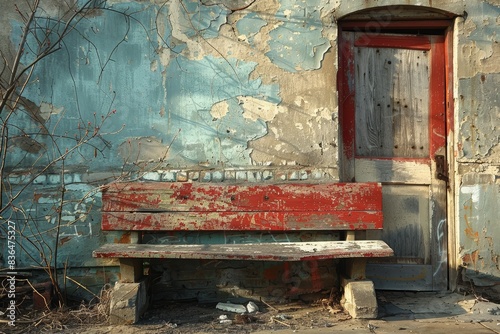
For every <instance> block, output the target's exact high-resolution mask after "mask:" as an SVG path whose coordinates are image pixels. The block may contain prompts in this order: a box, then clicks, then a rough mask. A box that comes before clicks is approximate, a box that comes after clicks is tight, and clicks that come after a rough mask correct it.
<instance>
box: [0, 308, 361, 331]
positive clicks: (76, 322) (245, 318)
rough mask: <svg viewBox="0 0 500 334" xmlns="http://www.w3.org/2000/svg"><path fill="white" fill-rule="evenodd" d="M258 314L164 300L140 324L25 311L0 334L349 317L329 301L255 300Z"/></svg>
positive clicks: (205, 327) (263, 327) (258, 325)
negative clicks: (13, 323)
mask: <svg viewBox="0 0 500 334" xmlns="http://www.w3.org/2000/svg"><path fill="white" fill-rule="evenodd" d="M255 303H256V304H257V306H258V307H259V311H257V312H255V313H252V314H244V315H242V314H238V313H232V312H227V311H222V310H219V309H217V308H216V305H217V304H212V303H211V304H198V303H197V302H175V303H174V302H169V303H164V304H156V305H151V306H150V308H149V309H148V311H147V312H146V313H145V314H144V316H143V318H142V319H141V321H140V322H139V323H138V324H136V325H131V326H111V325H108V324H107V321H106V319H105V317H99V315H98V312H97V311H96V310H94V309H88V308H81V309H75V310H66V311H60V312H51V313H49V312H34V311H29V310H25V312H27V313H26V314H24V315H21V318H20V319H19V320H18V321H17V323H16V327H15V328H14V327H8V326H6V325H5V324H0V333H2V331H3V333H41V332H47V333H68V334H74V333H89V334H90V333H92V334H104V333H123V334H134V333H149V334H158V333H187V334H191V333H253V332H259V331H276V330H281V329H288V330H292V331H294V330H299V329H306V328H307V329H311V328H330V327H333V326H335V324H337V323H339V322H344V321H347V320H349V319H351V317H350V316H349V314H347V313H346V312H344V311H343V310H342V308H341V307H340V306H339V305H338V304H337V303H332V302H331V301H330V300H328V299H318V300H316V301H312V302H304V301H295V302H288V303H286V304H281V305H276V304H275V305H271V304H269V303H266V302H264V301H255Z"/></svg>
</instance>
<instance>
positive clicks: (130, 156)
mask: <svg viewBox="0 0 500 334" xmlns="http://www.w3.org/2000/svg"><path fill="white" fill-rule="evenodd" d="M168 151H169V147H168V145H167V144H164V143H163V142H162V141H161V140H160V139H158V138H155V137H138V138H129V139H128V140H127V141H125V142H123V143H121V144H120V146H119V147H118V154H119V155H120V157H121V158H122V159H123V163H125V164H127V163H134V162H139V163H143V162H160V161H162V160H164V159H165V158H167V155H168Z"/></svg>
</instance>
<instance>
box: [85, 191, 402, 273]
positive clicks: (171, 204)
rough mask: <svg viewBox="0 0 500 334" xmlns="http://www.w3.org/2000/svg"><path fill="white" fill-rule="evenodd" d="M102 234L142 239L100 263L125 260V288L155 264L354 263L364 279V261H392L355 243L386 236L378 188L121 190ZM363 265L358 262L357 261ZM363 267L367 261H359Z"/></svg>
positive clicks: (103, 254)
mask: <svg viewBox="0 0 500 334" xmlns="http://www.w3.org/2000/svg"><path fill="white" fill-rule="evenodd" d="M102 203H103V206H102V229H103V230H104V231H129V232H136V233H137V234H138V235H137V236H136V237H135V238H134V239H135V241H137V243H126V244H125V243H113V244H105V245H103V246H102V247H100V248H99V249H97V250H95V251H94V252H93V256H94V257H97V258H118V259H120V272H121V282H138V281H139V280H140V279H141V276H142V272H143V268H142V260H143V259H148V258H174V259H219V260H229V259H230V260H257V261H301V260H320V259H334V258H350V259H352V261H351V262H350V263H351V265H350V266H349V265H348V266H347V267H348V268H350V269H351V270H350V272H349V273H347V275H348V276H351V277H352V278H355V279H362V278H364V267H365V261H364V259H366V258H369V257H387V256H391V255H393V251H392V249H391V248H390V247H389V246H388V245H387V244H386V243H385V242H383V241H380V240H354V239H355V238H354V232H355V231H357V230H370V229H382V227H383V216H382V188H381V185H380V184H377V183H329V184H306V183H286V184H248V183H247V184H224V183H218V184H217V183H190V182H150V183H147V182H146V183H139V182H137V183H115V184H111V185H110V186H109V187H107V188H106V189H105V190H104V191H103V193H102ZM297 230H302V231H303V230H311V231H313V230H314V231H321V230H323V231H346V236H347V237H346V240H332V241H313V242H287V243H281V242H280V243H261V244H216V245H214V244H210V245H208V244H203V245H193V244H186V245H179V244H175V245H156V244H141V243H140V241H141V237H140V234H141V233H142V232H154V231H158V232H160V231H163V232H165V231H275V232H278V231H282V232H287V231H297ZM356 259H357V260H356ZM359 259H361V260H359Z"/></svg>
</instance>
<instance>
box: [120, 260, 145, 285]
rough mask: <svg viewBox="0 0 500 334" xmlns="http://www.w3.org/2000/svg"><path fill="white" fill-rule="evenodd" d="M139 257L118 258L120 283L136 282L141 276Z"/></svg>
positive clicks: (141, 269)
mask: <svg viewBox="0 0 500 334" xmlns="http://www.w3.org/2000/svg"><path fill="white" fill-rule="evenodd" d="M142 271H143V268H142V260H141V259H127V258H121V259H120V275H121V277H120V282H121V283H137V282H139V281H140V279H141V278H142V274H143V272H142Z"/></svg>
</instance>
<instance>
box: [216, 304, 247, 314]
mask: <svg viewBox="0 0 500 334" xmlns="http://www.w3.org/2000/svg"><path fill="white" fill-rule="evenodd" d="M215 308H216V309H219V310H222V311H228V312H234V313H246V312H247V308H246V307H245V306H244V305H239V304H233V303H218V304H217V306H215Z"/></svg>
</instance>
